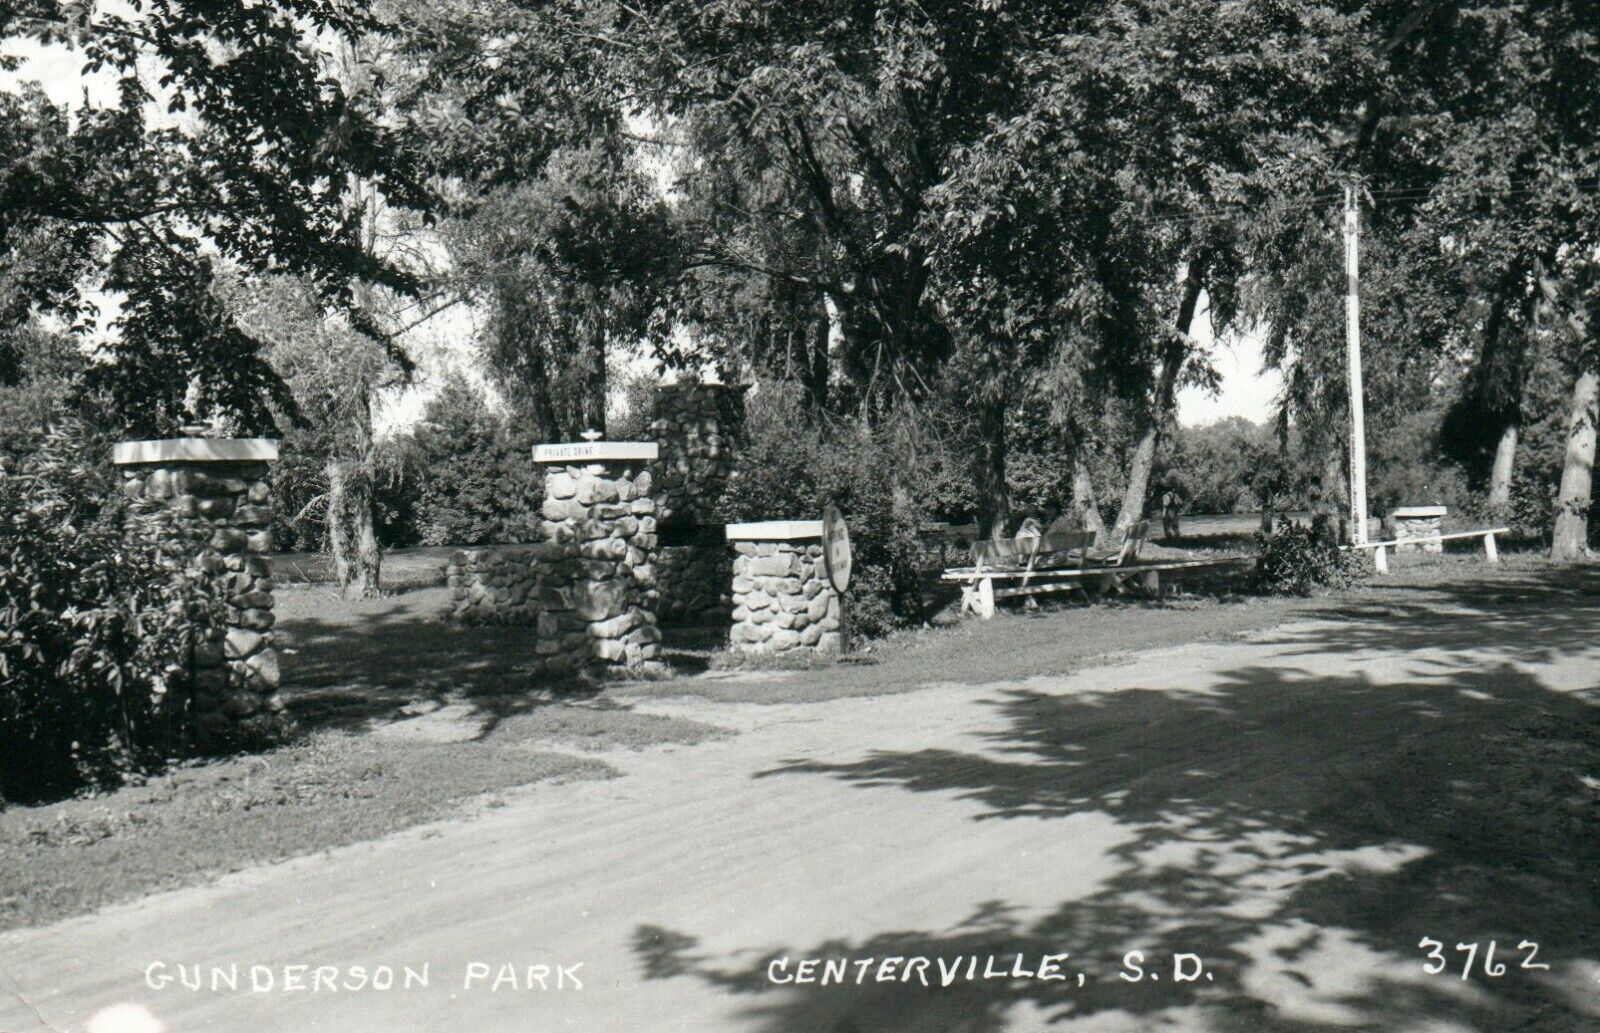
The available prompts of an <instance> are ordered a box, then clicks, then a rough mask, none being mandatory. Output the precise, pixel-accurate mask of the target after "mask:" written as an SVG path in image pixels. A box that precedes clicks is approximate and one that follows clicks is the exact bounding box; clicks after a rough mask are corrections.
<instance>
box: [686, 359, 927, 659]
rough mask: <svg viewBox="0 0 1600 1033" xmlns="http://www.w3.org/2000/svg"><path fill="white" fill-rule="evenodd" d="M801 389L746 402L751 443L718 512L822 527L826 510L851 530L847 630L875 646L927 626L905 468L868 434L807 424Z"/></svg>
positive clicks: (755, 395)
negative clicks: (902, 629) (918, 624)
mask: <svg viewBox="0 0 1600 1033" xmlns="http://www.w3.org/2000/svg"><path fill="white" fill-rule="evenodd" d="M804 395H805V391H804V388H803V387H802V386H800V385H798V384H792V383H782V382H766V383H763V384H760V385H758V388H757V390H755V391H753V392H752V393H751V395H750V398H749V409H748V412H747V416H746V422H745V433H746V436H747V443H746V445H745V447H744V449H743V451H742V452H741V453H740V456H739V460H738V468H737V469H736V470H735V472H734V474H733V476H732V477H730V478H729V480H728V485H727V488H726V489H725V491H724V493H723V497H722V498H721V499H720V500H719V503H718V508H719V510H720V512H721V515H722V517H723V518H724V519H726V520H728V521H730V522H732V521H740V520H794V519H817V518H820V517H821V515H822V509H823V506H825V505H826V504H828V503H829V502H832V503H834V504H835V505H837V506H839V508H840V509H841V510H842V511H843V512H844V514H845V519H846V522H847V524H848V526H849V528H850V545H851V549H852V565H851V575H850V593H849V599H848V600H847V601H846V612H847V617H846V620H847V621H848V622H849V628H850V632H851V634H857V635H865V636H869V637H870V636H877V635H882V634H885V633H887V632H888V631H890V630H891V629H893V628H894V627H896V626H899V625H903V624H906V623H908V622H910V621H914V620H917V619H920V618H921V617H922V615H923V602H922V592H921V585H920V578H919V574H918V571H917V558H918V551H919V550H918V544H917V531H918V527H919V525H920V517H921V514H920V510H919V509H918V507H917V506H916V504H915V503H914V502H913V498H914V495H913V493H912V491H910V490H908V488H909V487H910V486H909V485H907V484H906V483H905V481H904V480H902V474H903V472H904V470H903V467H902V466H901V464H900V463H899V462H898V459H897V457H896V455H895V454H894V452H893V451H892V450H891V449H889V448H886V447H885V446H884V444H883V443H882V441H881V440H880V439H879V438H878V437H877V436H876V435H874V434H873V433H872V432H871V430H870V429H868V428H864V427H862V426H860V425H857V424H849V423H840V424H833V425H821V424H817V423H813V422H810V421H808V420H807V418H806V416H805V412H804V403H803V398H804Z"/></svg>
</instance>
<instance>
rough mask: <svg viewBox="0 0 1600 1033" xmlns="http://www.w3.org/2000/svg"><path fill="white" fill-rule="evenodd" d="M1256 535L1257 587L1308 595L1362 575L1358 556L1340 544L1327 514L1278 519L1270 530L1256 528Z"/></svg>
mask: <svg viewBox="0 0 1600 1033" xmlns="http://www.w3.org/2000/svg"><path fill="white" fill-rule="evenodd" d="M1255 538H1256V546H1257V550H1258V556H1257V559H1256V568H1255V573H1254V575H1253V580H1254V584H1255V587H1256V590H1257V591H1260V592H1265V593H1269V594H1273V595H1310V594H1311V592H1313V591H1314V590H1316V589H1319V588H1348V587H1349V586H1350V585H1353V584H1355V583H1356V582H1357V581H1358V580H1360V579H1361V578H1362V577H1363V576H1364V571H1365V569H1366V567H1365V565H1364V564H1363V563H1362V561H1361V557H1360V556H1358V555H1357V554H1356V553H1355V552H1354V551H1353V550H1350V551H1346V550H1341V549H1340V548H1339V541H1338V538H1337V535H1336V532H1335V530H1334V525H1333V523H1332V522H1331V521H1330V520H1328V519H1327V518H1326V517H1323V516H1315V517H1313V518H1312V519H1311V520H1310V522H1308V523H1300V522H1298V521H1295V520H1280V521H1279V522H1278V524H1277V526H1276V527H1274V528H1273V530H1272V533H1271V534H1262V533H1261V532H1257V533H1256V536H1255Z"/></svg>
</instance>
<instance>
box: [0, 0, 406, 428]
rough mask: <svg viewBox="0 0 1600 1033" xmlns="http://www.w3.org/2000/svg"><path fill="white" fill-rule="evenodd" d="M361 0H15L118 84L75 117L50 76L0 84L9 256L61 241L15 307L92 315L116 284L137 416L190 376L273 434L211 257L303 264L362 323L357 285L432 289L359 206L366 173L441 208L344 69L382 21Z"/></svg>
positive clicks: (40, 33)
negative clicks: (363, 226)
mask: <svg viewBox="0 0 1600 1033" xmlns="http://www.w3.org/2000/svg"><path fill="white" fill-rule="evenodd" d="M363 8H364V5H355V4H349V3H346V2H343V0H334V2H328V0H272V2H267V3H252V4H220V5H219V4H214V3H208V2H203V0H175V2H171V3H160V4H153V5H134V6H133V7H131V8H130V7H128V6H127V5H123V4H113V3H102V2H95V0H90V2H76V0H74V2H64V0H23V2H21V3H13V4H7V5H4V6H3V7H0V40H4V41H6V42H8V43H9V42H12V41H15V40H19V39H20V40H22V41H25V42H27V43H32V44H39V45H42V46H44V47H46V48H67V49H69V50H70V51H72V52H75V53H77V54H79V55H81V57H82V59H83V64H84V69H85V71H86V72H87V73H92V74H95V75H97V76H99V77H100V79H101V81H102V82H103V83H108V84H109V85H110V87H111V89H110V90H108V91H102V92H103V93H105V94H108V96H106V97H105V99H103V100H95V99H92V98H90V97H88V96H86V97H85V98H84V101H83V103H82V104H79V105H77V106H75V107H73V108H72V109H71V110H70V111H69V110H68V109H67V108H66V107H64V106H59V105H55V104H53V103H51V102H50V101H49V100H48V99H47V98H46V97H45V96H44V94H43V93H42V92H41V91H39V90H38V89H37V88H33V87H29V86H26V85H24V86H21V87H19V88H17V89H14V90H12V89H8V90H0V267H3V268H15V267H18V266H25V265H28V264H29V263H30V262H31V258H30V256H29V255H28V254H26V253H25V249H26V248H27V247H29V246H30V244H32V243H34V242H36V241H37V240H39V239H40V237H41V235H43V236H44V237H45V238H47V239H49V240H51V241H52V242H55V244H56V245H57V246H58V248H59V253H58V255H57V256H56V258H55V260H54V261H53V262H52V267H51V268H50V269H48V270H47V275H43V276H37V277H35V276H15V277H12V280H13V282H14V283H16V284H17V285H18V286H19V291H18V293H17V294H15V295H12V296H10V297H7V298H6V299H5V302H4V304H3V306H0V307H3V309H4V311H5V312H6V313H8V314H9V313H13V312H14V311H15V310H16V309H17V308H18V307H19V306H20V307H21V308H22V309H23V310H25V311H26V310H29V309H31V308H34V307H39V308H43V309H46V310H49V311H51V312H53V313H56V314H59V315H60V316H62V317H63V318H64V319H66V320H67V321H69V322H71V323H74V324H75V325H80V326H85V327H87V326H92V325H93V323H94V318H95V312H94V307H93V305H92V304H91V298H92V297H93V292H94V291H95V290H109V291H117V292H121V293H122V295H124V296H125V297H126V299H127V303H126V304H125V305H124V306H123V308H122V311H121V314H120V315H119V316H117V317H116V320H115V327H116V329H117V330H118V331H119V333H118V334H117V335H116V337H115V338H113V339H111V340H110V341H109V342H108V343H107V344H106V357H107V358H109V359H111V360H113V361H114V362H115V363H116V366H117V371H116V373H115V374H114V375H108V376H107V377H106V378H105V386H106V387H107V388H108V389H109V390H110V397H111V399H112V401H113V403H114V404H115V405H116V406H117V408H118V409H119V411H120V414H121V415H122V416H123V417H124V418H125V419H126V420H127V421H128V423H129V425H130V426H131V427H133V428H136V429H137V430H139V431H142V432H147V433H161V432H166V431H170V430H172V429H173V425H174V423H175V422H178V421H181V420H182V419H183V418H184V415H186V414H185V413H184V412H183V411H182V407H181V406H180V405H179V402H180V401H181V400H182V399H183V396H184V394H185V392H186V389H187V388H188V387H189V384H190V381H191V378H192V379H193V380H194V382H195V383H196V384H197V385H198V387H199V390H198V392H197V396H198V397H196V398H195V399H194V401H195V409H196V410H197V411H194V412H192V413H189V414H187V415H193V416H196V417H200V418H204V419H210V418H219V419H225V420H232V421H236V422H237V424H238V425H239V427H240V428H241V429H244V430H247V431H253V430H262V429H265V428H266V427H267V426H268V424H269V417H270V412H269V409H268V407H267V403H268V402H269V401H270V402H273V403H276V404H279V405H282V404H283V403H284V402H285V401H286V399H287V396H286V393H285V392H284V391H283V390H282V386H281V384H279V383H277V381H276V379H275V377H274V376H273V375H272V371H271V370H270V369H269V368H268V367H267V366H266V365H265V363H264V362H263V360H262V357H261V355H260V352H259V348H258V346H257V342H256V341H255V340H254V339H253V338H251V337H250V336H249V335H248V334H246V333H244V332H243V331H242V330H241V328H240V327H239V326H238V325H237V323H236V322H235V321H234V320H233V319H232V318H231V317H230V314H229V312H228V310H227V308H226V306H225V305H223V304H221V303H220V301H219V300H218V297H217V294H216V291H215V286H216V283H215V266H216V261H215V260H214V258H213V257H212V256H214V255H220V257H221V259H223V260H224V261H225V262H228V263H234V264H237V265H238V266H240V267H242V268H243V269H245V270H248V271H249V272H251V273H253V274H266V273H289V274H294V275H299V276H303V277H305V278H306V279H307V280H308V281H309V282H310V283H312V284H313V285H314V286H315V289H316V290H317V292H318V294H319V295H320V296H321V297H322V298H324V299H325V301H326V302H327V303H328V304H329V306H330V307H332V308H335V309H341V310H343V311H346V312H347V313H349V314H350V315H351V316H352V318H356V319H359V318H360V315H361V313H360V312H359V310H358V308H357V306H356V305H355V304H354V298H353V294H352V285H353V284H354V283H357V282H367V283H377V284H383V285H385V286H389V287H392V288H394V289H396V290H399V291H401V292H414V291H415V290H416V289H417V284H416V282H415V280H414V278H413V277H412V276H410V275H409V274H408V273H406V272H404V271H403V270H401V269H400V268H398V267H397V266H395V265H392V264H390V263H387V262H384V261H380V260H378V259H375V258H373V257H372V256H371V255H369V254H368V253H367V251H366V250H365V248H364V247H363V242H362V240H361V238H360V234H359V232H358V231H359V219H358V218H357V219H352V218H351V217H350V214H351V213H350V212H349V211H348V210H347V208H346V205H345V200H346V190H347V185H348V184H349V182H350V181H351V180H352V178H357V179H360V180H362V181H365V182H367V183H369V184H371V185H373V186H374V187H375V188H376V189H380V190H381V191H382V192H383V193H384V194H385V196H386V197H388V198H389V199H390V201H391V202H392V203H395V204H399V205H403V206H407V207H412V208H419V209H421V208H427V207H428V206H429V204H430V203H431V202H430V198H429V196H428V195H427V193H426V191H424V190H423V189H422V188H421V186H420V179H419V177H418V176H417V175H416V174H415V170H414V168H413V167H412V165H411V162H410V161H409V156H410V155H411V153H412V152H411V149H410V148H409V146H408V141H407V139H406V138H405V137H403V136H402V135H400V134H399V133H398V132H397V131H396V129H395V127H393V126H392V125H389V124H386V122H385V121H384V120H383V119H381V118H380V117H379V116H378V113H377V112H376V111H374V110H373V109H372V106H371V105H370V104H369V103H368V98H366V97H363V96H361V95H359V94H352V93H350V92H348V91H346V90H345V89H344V88H343V86H342V85H341V84H340V83H339V82H338V81H337V79H336V78H335V77H334V76H333V75H332V74H331V71H330V68H329V64H330V61H329V57H330V55H329V48H330V47H331V46H334V45H337V43H338V42H339V41H343V40H349V39H352V38H354V37H356V36H358V35H360V34H361V33H363V32H366V31H370V30H372V29H373V27H374V26H373V23H372V22H371V20H370V19H369V18H368V17H367V16H366V15H365V13H364V11H363ZM7 49H8V50H9V49H10V48H7ZM16 64H17V59H15V58H0V65H4V66H6V67H8V68H11V67H15V65H16Z"/></svg>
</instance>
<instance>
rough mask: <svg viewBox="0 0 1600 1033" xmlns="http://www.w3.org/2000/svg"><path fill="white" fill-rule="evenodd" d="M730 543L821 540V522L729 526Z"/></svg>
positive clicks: (794, 521) (791, 521)
mask: <svg viewBox="0 0 1600 1033" xmlns="http://www.w3.org/2000/svg"><path fill="white" fill-rule="evenodd" d="M727 535H728V541H730V542H735V541H738V542H777V541H789V540H792V539H795V538H821V537H822V521H820V520H761V521H757V522H756V523H753V524H729V525H727Z"/></svg>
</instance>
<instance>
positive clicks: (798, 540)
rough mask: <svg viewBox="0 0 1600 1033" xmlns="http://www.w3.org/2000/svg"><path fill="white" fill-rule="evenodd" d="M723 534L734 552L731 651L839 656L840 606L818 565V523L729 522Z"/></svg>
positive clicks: (841, 641) (825, 574)
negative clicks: (802, 651) (803, 651)
mask: <svg viewBox="0 0 1600 1033" xmlns="http://www.w3.org/2000/svg"><path fill="white" fill-rule="evenodd" d="M726 535H727V538H728V541H730V542H732V543H733V549H734V558H733V629H732V630H731V631H730V632H729V635H728V639H729V641H730V643H731V644H732V646H733V649H734V650H735V651H736V652H740V653H787V652H789V651H791V650H795V649H811V650H816V651H817V652H823V653H837V652H839V651H840V650H841V649H842V648H843V646H844V640H843V636H842V635H841V634H840V632H839V628H840V622H841V618H842V613H841V610H840V606H841V602H840V599H839V594H838V593H837V592H835V591H834V590H833V585H832V584H831V583H830V582H829V581H828V573H827V570H826V568H825V566H824V564H823V559H822V521H820V520H767V521H763V522H761V523H753V524H729V525H727V529H726Z"/></svg>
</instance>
